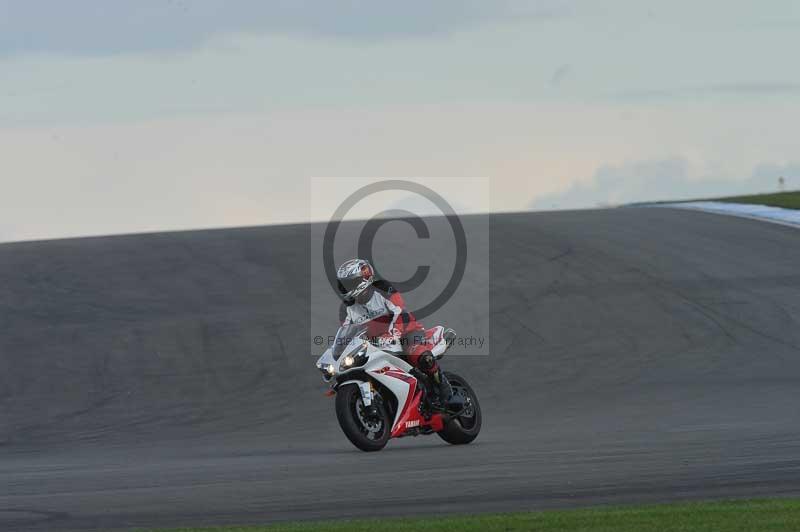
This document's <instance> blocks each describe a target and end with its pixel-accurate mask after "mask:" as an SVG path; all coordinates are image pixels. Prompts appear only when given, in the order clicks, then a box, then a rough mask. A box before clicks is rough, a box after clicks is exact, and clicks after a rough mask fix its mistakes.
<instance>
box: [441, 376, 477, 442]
mask: <svg viewBox="0 0 800 532" xmlns="http://www.w3.org/2000/svg"><path fill="white" fill-rule="evenodd" d="M444 375H445V377H447V380H448V381H450V386H452V388H453V394H461V395H463V396H464V398H465V399H467V400H468V404H469V406H468V408H467V409H466V411H465V412H464V413H463V414H461V415H460V416H458V417H454V418H452V419H450V421H448V422H447V423H446V424H445V426H444V428H443V429H442V430H441V431H440V432H437V434H438V435H439V437H440V438H441V439H443V440H444V441H446V442H447V443H449V444H452V445H465V444H467V443H470V442H472V440H474V439H475V438H477V437H478V433H479V432H480V431H481V421H482V418H481V405H480V404H479V403H478V396H477V395H475V392H474V391H473V390H472V387H471V386H470V385H469V383H468V382H467V381H466V379H464V378H463V377H460V376H458V375H456V374H455V373H450V372H448V371H446V372H445V373H444Z"/></svg>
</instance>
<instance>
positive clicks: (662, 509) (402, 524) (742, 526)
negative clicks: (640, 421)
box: [162, 499, 800, 532]
mask: <svg viewBox="0 0 800 532" xmlns="http://www.w3.org/2000/svg"><path fill="white" fill-rule="evenodd" d="M354 504H357V502H354ZM384 530H390V531H395V530H397V531H405V532H417V531H421V532H516V531H528V530H530V531H537V532H689V531H691V532H701V531H702V532H745V531H747V532H778V531H780V532H788V531H792V532H795V531H800V499H791V500H790V499H769V500H752V501H729V502H709V503H702V502H699V503H681V504H664V505H656V506H632V507H623V508H589V509H582V510H565V511H564V510H562V511H543V512H527V513H514V514H488V515H477V516H458V517H435V518H424V519H412V518H408V519H368V520H353V521H322V522H307V523H290V524H277V525H269V526H256V527H222V528H180V529H171V530H170V531H169V532H201V531H202V532H212V531H213V532H323V531H324V532H377V531H384ZM162 532H166V531H162Z"/></svg>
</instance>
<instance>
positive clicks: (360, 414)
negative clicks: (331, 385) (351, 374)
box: [336, 384, 392, 452]
mask: <svg viewBox="0 0 800 532" xmlns="http://www.w3.org/2000/svg"><path fill="white" fill-rule="evenodd" d="M373 401H374V404H375V406H376V407H377V409H378V416H377V418H367V416H366V413H365V410H364V405H363V403H362V402H361V391H360V390H359V389H358V386H357V385H355V384H348V385H346V386H344V387H343V388H339V390H338V391H337V392H336V418H337V419H338V420H339V426H340V427H342V432H344V435H345V436H347V439H348V440H350V442H351V443H352V444H353V445H355V446H356V447H358V448H359V449H361V450H362V451H365V452H374V451H380V450H381V449H383V448H384V447H385V446H386V443H387V442H388V441H389V438H390V437H391V434H392V430H391V421H390V420H389V414H388V413H387V412H386V407H385V406H384V405H383V402H382V401H380V400H379V399H378V398H375V399H373Z"/></svg>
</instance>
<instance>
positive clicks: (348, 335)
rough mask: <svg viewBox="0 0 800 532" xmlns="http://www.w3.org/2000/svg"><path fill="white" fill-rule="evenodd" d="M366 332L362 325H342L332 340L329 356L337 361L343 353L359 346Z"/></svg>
mask: <svg viewBox="0 0 800 532" xmlns="http://www.w3.org/2000/svg"><path fill="white" fill-rule="evenodd" d="M366 332H367V327H365V326H364V324H358V325H356V324H354V323H352V324H350V325H342V326H341V327H339V330H338V331H337V332H336V338H334V340H333V350H332V352H331V354H332V355H333V359H334V360H339V357H340V356H342V354H343V353H346V352H347V351H349V350H350V348H352V347H353V346H354V345H356V344H360V343H361V341H362V340H363V337H364V335H365V334H366Z"/></svg>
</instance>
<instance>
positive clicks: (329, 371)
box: [317, 364, 336, 379]
mask: <svg viewBox="0 0 800 532" xmlns="http://www.w3.org/2000/svg"><path fill="white" fill-rule="evenodd" d="M317 368H319V370H320V371H321V372H322V375H324V376H325V378H326V379H330V378H331V377H333V375H334V374H335V373H336V367H335V366H334V365H333V364H318V365H317Z"/></svg>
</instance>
